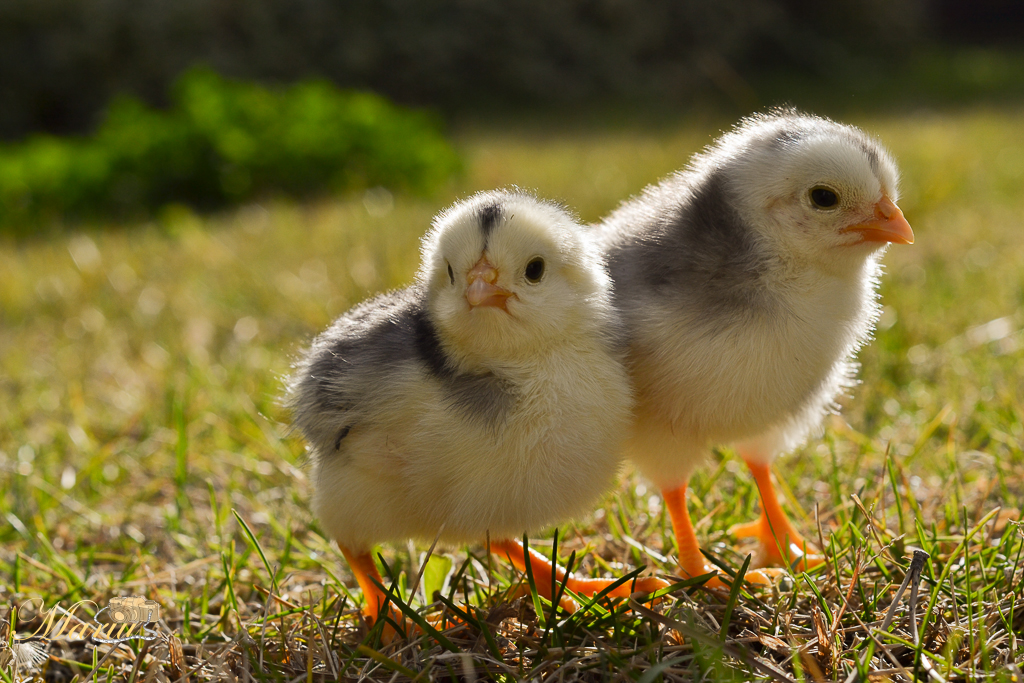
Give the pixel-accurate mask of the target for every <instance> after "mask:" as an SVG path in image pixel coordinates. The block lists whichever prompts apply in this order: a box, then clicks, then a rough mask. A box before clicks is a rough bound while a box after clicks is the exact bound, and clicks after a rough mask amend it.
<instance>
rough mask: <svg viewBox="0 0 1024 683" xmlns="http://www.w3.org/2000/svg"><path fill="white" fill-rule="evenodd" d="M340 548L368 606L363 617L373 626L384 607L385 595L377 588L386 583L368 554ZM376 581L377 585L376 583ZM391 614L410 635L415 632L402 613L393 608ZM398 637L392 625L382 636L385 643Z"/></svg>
mask: <svg viewBox="0 0 1024 683" xmlns="http://www.w3.org/2000/svg"><path fill="white" fill-rule="evenodd" d="M338 547H340V548H341V554H342V555H344V556H345V559H346V560H348V566H349V567H350V568H351V569H352V573H353V574H355V577H356V582H357V583H358V584H359V588H360V589H362V591H363V598H364V599H365V600H366V606H365V607H363V616H365V617H366V620H367V621H368V622H370V624H371V625H372V624H375V623H377V619H379V618H380V616H381V614H380V612H381V609H382V607H383V605H384V599H385V593H384V591H382V590H381V589H380V588H379V587H378V586H377V584H378V583H379V584H380V585H384V582H383V581H382V580H381V578H380V572H378V571H377V565H375V564H374V563H373V556H372V555H370V553H368V552H364V553H356V552H353V551H351V550H349V549H348V548H346V547H345V546H343V545H340V544H339V546H338ZM374 581H376V582H377V583H374ZM390 612H391V617H392V618H393V619H394V620H395V622H396V623H398V624H402V625H404V626H405V627H406V630H407V631H409V632H410V633H413V632H414V630H415V626H412V625H411V624H407V623H406V619H405V616H404V615H403V614H402V613H401V611H399V610H397V609H395V608H394V607H391V609H390ZM396 635H397V633H396V631H395V629H394V628H393V627H392V626H391V624H387V625H385V627H384V633H383V636H382V637H383V640H384V641H385V642H390V641H391V640H394V638H395V636H396Z"/></svg>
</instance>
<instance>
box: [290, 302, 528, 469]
mask: <svg viewBox="0 0 1024 683" xmlns="http://www.w3.org/2000/svg"><path fill="white" fill-rule="evenodd" d="M410 367H415V368H418V369H419V370H420V373H419V375H418V376H420V377H423V378H425V379H426V381H434V382H438V383H440V385H441V386H442V388H443V390H444V395H445V397H446V403H447V406H446V407H448V408H449V409H452V410H455V411H459V412H460V413H461V414H463V415H464V416H466V417H468V418H470V419H478V420H482V421H484V422H486V423H489V424H492V423H497V422H499V421H500V420H501V419H503V417H504V415H505V413H506V412H507V411H508V410H509V409H510V408H511V406H512V405H513V404H514V401H515V392H514V390H513V387H512V385H511V383H510V382H508V381H507V380H504V379H502V378H499V377H497V376H496V375H493V374H480V375H472V374H467V373H459V372H457V371H456V370H455V369H454V364H453V363H452V362H451V359H449V358H448V357H447V356H446V354H445V352H444V349H443V347H442V346H441V342H440V340H439V339H438V337H437V332H436V330H435V328H434V326H433V324H432V322H431V321H430V319H429V316H428V314H427V310H426V296H425V292H424V290H423V289H422V288H418V287H409V288H406V289H402V290H396V291H393V292H388V293H385V294H381V295H379V296H377V297H375V298H373V299H370V300H368V301H365V302H363V303H362V304H360V305H358V306H356V307H355V308H353V309H352V310H350V311H349V312H348V313H346V314H344V315H343V316H341V317H340V318H338V319H337V320H336V321H335V322H334V323H333V324H332V325H331V326H330V327H329V328H328V329H327V330H326V331H325V332H323V333H322V334H321V335H320V336H318V337H317V338H316V339H315V340H314V341H313V344H312V345H311V346H310V348H309V349H308V350H307V351H306V352H305V353H304V354H303V356H302V357H301V359H300V360H299V362H298V363H296V365H295V370H294V372H293V374H292V376H291V377H290V379H289V381H288V386H287V404H288V406H289V407H290V408H291V410H292V415H293V421H294V424H295V427H297V428H298V429H299V430H300V431H301V432H302V434H303V436H304V437H305V438H306V441H307V442H308V443H309V445H310V450H311V451H312V452H313V453H314V455H318V456H320V457H323V456H327V455H329V454H331V453H335V452H340V451H343V444H344V439H345V437H346V436H347V435H348V433H349V431H350V430H351V429H353V428H355V427H357V426H358V425H359V424H362V423H366V422H372V421H373V414H374V411H376V410H386V409H387V406H386V405H382V404H381V396H386V395H388V394H390V395H394V393H393V392H402V391H415V390H417V387H416V386H415V385H414V384H413V383H411V382H410V379H409V377H410V374H409V373H408V370H409V368H410ZM403 385H405V386H403Z"/></svg>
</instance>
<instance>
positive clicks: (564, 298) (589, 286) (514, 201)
mask: <svg viewBox="0 0 1024 683" xmlns="http://www.w3.org/2000/svg"><path fill="white" fill-rule="evenodd" d="M584 230H585V229H584V228H583V227H582V226H580V225H579V224H578V223H577V222H576V221H574V220H573V218H572V217H571V216H570V215H569V214H568V213H567V212H566V211H565V210H564V209H562V208H561V207H559V206H556V205H554V204H551V203H547V202H542V201H540V200H538V199H536V198H535V197H532V196H530V195H528V194H524V193H522V192H518V191H505V190H496V191H492V192H484V193H480V194H477V195H475V196H473V197H471V198H469V199H467V200H465V201H462V202H459V203H457V204H455V205H454V206H452V207H451V208H449V209H448V210H446V211H444V212H442V213H441V214H439V215H438V216H437V218H435V220H434V224H433V227H432V228H431V230H430V231H429V232H428V233H427V234H426V236H425V237H424V239H423V260H422V265H421V268H420V271H419V273H418V274H417V279H418V280H419V281H420V282H421V283H422V284H423V285H424V286H425V287H426V290H427V299H428V308H429V312H430V316H431V318H432V320H433V322H434V324H435V325H436V326H437V329H438V332H439V333H440V335H441V337H442V339H443V340H444V341H445V342H446V343H447V344H448V345H449V347H450V349H451V350H452V351H456V352H458V353H459V354H460V355H461V357H462V358H461V360H463V362H467V363H469V364H470V365H479V364H481V363H482V364H485V365H486V364H487V363H488V362H491V361H494V362H501V361H503V360H514V359H522V358H526V357H529V355H530V354H534V353H536V352H538V351H540V350H542V349H543V348H544V347H545V346H547V345H550V344H551V343H552V342H556V341H558V340H560V339H562V338H564V337H565V336H567V335H572V334H582V333H587V332H588V331H589V330H590V329H593V328H594V327H595V326H599V325H601V324H602V321H603V320H604V318H605V317H606V316H607V315H609V311H610V309H609V305H610V304H609V300H608V291H609V286H610V282H609V279H608V276H607V274H606V272H605V270H604V268H603V267H602V264H601V260H600V257H599V256H598V253H597V250H596V248H595V246H594V245H592V244H591V241H590V240H588V239H586V235H585V234H584Z"/></svg>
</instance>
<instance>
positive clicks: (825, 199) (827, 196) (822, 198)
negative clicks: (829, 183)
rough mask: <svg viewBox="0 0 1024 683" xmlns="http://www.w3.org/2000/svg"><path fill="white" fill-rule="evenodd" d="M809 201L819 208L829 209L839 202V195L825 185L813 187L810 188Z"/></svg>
mask: <svg viewBox="0 0 1024 683" xmlns="http://www.w3.org/2000/svg"><path fill="white" fill-rule="evenodd" d="M811 202H812V203H813V204H814V205H815V206H816V207H818V208H819V209H831V208H832V207H833V206H835V205H836V204H838V203H839V197H838V196H837V195H836V193H835V192H833V191H832V190H830V189H828V188H827V187H815V188H813V189H812V190H811Z"/></svg>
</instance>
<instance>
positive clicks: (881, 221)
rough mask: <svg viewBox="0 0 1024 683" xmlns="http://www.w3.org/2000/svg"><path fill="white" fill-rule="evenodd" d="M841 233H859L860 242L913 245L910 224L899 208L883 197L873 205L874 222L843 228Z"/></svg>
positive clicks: (912, 232) (912, 233)
mask: <svg viewBox="0 0 1024 683" xmlns="http://www.w3.org/2000/svg"><path fill="white" fill-rule="evenodd" d="M843 232H856V233H859V234H860V236H861V237H862V238H863V239H862V240H861V241H862V242H892V243H893V244H913V243H914V231H913V230H911V229H910V223H908V222H907V219H906V218H904V217H903V212H902V211H900V207H898V206H896V204H895V203H893V201H892V200H891V199H889V198H888V197H886V196H885V195H882V198H881V199H879V200H878V203H877V204H875V219H874V220H872V221H867V222H866V223H858V224H857V225H851V226H850V227H848V228H844V229H843Z"/></svg>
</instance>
